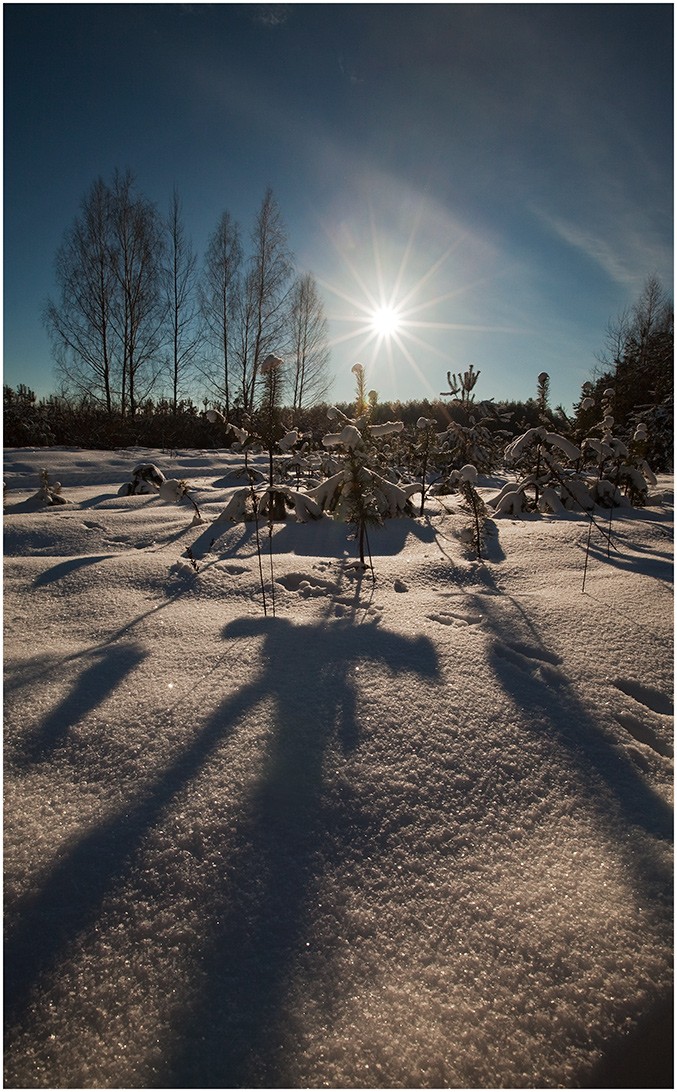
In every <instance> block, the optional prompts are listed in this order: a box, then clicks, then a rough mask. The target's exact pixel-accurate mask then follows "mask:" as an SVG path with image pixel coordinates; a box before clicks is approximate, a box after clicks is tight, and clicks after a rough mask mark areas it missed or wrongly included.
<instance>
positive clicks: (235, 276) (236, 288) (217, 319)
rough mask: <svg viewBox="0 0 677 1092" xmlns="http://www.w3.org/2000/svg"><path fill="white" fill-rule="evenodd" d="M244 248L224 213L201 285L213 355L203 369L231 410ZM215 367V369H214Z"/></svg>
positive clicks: (235, 227)
mask: <svg viewBox="0 0 677 1092" xmlns="http://www.w3.org/2000/svg"><path fill="white" fill-rule="evenodd" d="M241 265H242V245H241V243H240V229H239V227H238V225H237V224H236V223H235V222H234V221H233V219H232V217H231V215H230V213H229V212H224V213H223V215H222V216H221V219H220V220H219V223H218V225H217V227H216V229H215V231H214V232H213V234H212V235H211V236H210V238H209V242H208V244H207V252H206V254H205V262H204V270H203V274H202V279H201V282H200V310H201V312H202V317H203V319H204V322H205V327H206V333H207V340H208V344H209V347H210V349H211V353H212V359H211V361H210V362H205V365H204V366H203V367H202V368H201V370H202V373H203V375H204V377H205V379H206V380H207V382H208V384H209V386H210V388H211V390H212V392H213V393H214V394H216V396H217V397H218V398H219V400H222V401H223V402H224V405H225V410H226V417H228V415H229V413H230V409H231V401H232V395H231V385H232V371H233V367H234V358H235V348H234V346H235V341H236V335H237V330H236V322H237V313H238V309H239V298H240V290H241ZM210 365H211V366H210Z"/></svg>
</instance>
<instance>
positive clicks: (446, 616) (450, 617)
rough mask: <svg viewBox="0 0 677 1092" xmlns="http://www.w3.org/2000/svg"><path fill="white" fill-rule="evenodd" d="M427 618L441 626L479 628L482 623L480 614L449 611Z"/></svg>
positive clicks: (482, 619)
mask: <svg viewBox="0 0 677 1092" xmlns="http://www.w3.org/2000/svg"><path fill="white" fill-rule="evenodd" d="M428 618H430V620H431V621H432V622H439V623H440V625H442V626H479V625H481V624H482V622H483V621H484V618H483V616H482V615H481V614H459V613H457V612H456V611H450V610H445V611H439V613H437V614H429V615H428Z"/></svg>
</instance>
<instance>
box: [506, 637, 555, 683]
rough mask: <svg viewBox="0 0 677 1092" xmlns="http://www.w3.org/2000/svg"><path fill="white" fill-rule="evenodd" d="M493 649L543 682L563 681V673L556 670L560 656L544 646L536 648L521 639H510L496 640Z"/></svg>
mask: <svg viewBox="0 0 677 1092" xmlns="http://www.w3.org/2000/svg"><path fill="white" fill-rule="evenodd" d="M493 650H494V653H495V654H496V655H497V656H500V657H501V658H502V659H504V660H508V661H509V662H510V663H513V664H515V666H516V667H519V668H521V669H522V671H527V672H528V673H529V674H530V675H535V676H538V677H539V678H540V679H542V681H543V682H545V683H549V684H550V685H552V686H560V685H561V684H562V683H563V682H565V677H564V675H563V674H562V672H561V671H559V670H558V665H559V664H561V663H562V660H561V658H560V657H559V656H556V655H555V653H554V652H549V651H548V649H546V648H536V647H534V646H533V645H529V644H526V643H525V642H523V641H512V642H511V643H510V644H501V643H500V642H498V641H497V642H495V644H494V649H493Z"/></svg>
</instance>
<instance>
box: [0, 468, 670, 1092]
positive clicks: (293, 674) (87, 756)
mask: <svg viewBox="0 0 677 1092" xmlns="http://www.w3.org/2000/svg"><path fill="white" fill-rule="evenodd" d="M251 459H252V462H253V465H254V466H255V467H256V466H257V462H258V468H259V469H261V470H262V471H265V467H266V459H265V458H261V459H260V461H259V460H257V457H256V456H252V457H251ZM141 463H153V464H154V465H155V466H157V467H158V469H159V470H160V471H161V473H162V474H163V475H164V477H165V479H167V480H169V481H190V483H191V496H192V497H193V498H194V499H195V502H196V503H197V504H198V505H199V508H200V512H201V514H202V517H203V519H204V520H205V524H204V525H202V526H199V527H198V526H194V525H192V522H191V520H192V516H193V509H192V506H191V505H190V504H189V503H188V502H187V501H184V502H182V503H181V504H166V503H163V501H162V500H161V498H160V497H159V496H158V494H157V493H156V494H155V495H143V494H142V495H132V496H120V495H119V493H118V490H119V489H120V487H121V485H123V484H124V483H126V482H129V481H130V479H131V474H132V471H133V469H134V467H136V466H137V465H139V464H141ZM239 466H241V458H240V459H239V460H238V457H237V456H233V455H230V454H228V453H226V452H197V451H182V452H176V453H171V454H170V453H167V452H165V453H162V452H158V451H144V450H133V451H123V452H85V451H81V450H78V449H51V450H39V451H33V450H28V449H24V450H6V451H5V466H4V471H5V473H4V477H5V482H6V483H7V486H8V491H7V493H6V497H5V519H4V555H5V561H4V581H5V597H4V624H5V645H4V650H5V718H4V722H5V778H4V791H5V823H4V833H5V883H6V887H5V915H6V932H7V947H6V954H5V976H6V985H7V996H6V1001H5V1021H6V1035H5V1086H6V1087H52V1088H53V1087H116V1088H125V1087H127V1088H139V1087H239V1086H242V1087H288V1088H295V1087H316V1088H320V1087H330V1088H336V1087H338V1088H346V1087H347V1088H360V1087H367V1088H375V1087H378V1088H382V1087H405V1088H417V1087H426V1088H445V1087H452V1088H496V1087H515V1088H533V1087H550V1088H552V1087H581V1086H583V1087H597V1086H604V1083H603V1080H602V1083H601V1085H600V1083H599V1081H600V1079H601V1078H600V1073H602V1074H603V1073H608V1072H609V1067H610V1066H611V1067H613V1065H614V1064H615V1063H614V1060H615V1059H618V1058H619V1057H623V1058H624V1057H625V1055H623V1054H621V1050H622V1048H626V1047H632V1045H633V1044H634V1043H635V1041H636V1037H637V1035H639V1034H640V1033H641V1029H642V1021H643V1020H646V1019H648V1020H649V1021H651V1023H652V1024H653V1026H654V1028H655V1027H658V1028H660V1029H663V1028H667V1027H668V1025H667V1023H665V1021H664V1020H663V1018H662V1014H663V1012H664V1005H665V1002H666V999H667V998H668V997H669V996H670V991H671V979H672V922H673V918H672V904H671V880H672V847H671V838H672V753H673V752H672V740H673V736H672V714H673V697H672V695H673V678H672V665H673V653H672V647H673V629H672V578H673V577H672V561H673V548H672V530H673V513H672V479H671V478H670V479H668V478H666V477H659V479H658V483H657V486H656V488H653V489H652V495H651V497H650V501H649V504H648V506H647V507H645V508H643V509H640V510H635V509H631V508H627V507H624V508H622V509H618V510H616V511H615V512H614V513H613V520H612V521H611V522H610V521H609V514H608V513H603V514H601V515H598V521H599V523H600V525H602V526H603V528H604V530H605V531H609V530H610V532H611V535H612V540H613V543H614V549H613V550H612V551H611V553H610V555H609V556H607V546H606V541H605V540H604V538H603V537H602V536H601V534H599V533H598V530H597V528H593V534H592V536H591V539H590V554H589V558H588V568H587V574H586V585H585V593H583V592H582V577H583V568H584V564H585V550H586V543H587V541H588V530H589V521H588V519H587V518H586V516H585V515H583V514H582V513H580V514H576V513H572V512H567V513H566V514H565V515H560V516H557V517H553V516H549V515H530V516H522V515H520V516H518V517H517V518H511V517H510V516H509V515H504V516H503V517H502V518H501V519H500V520H499V521H497V522H496V523H493V522H492V521H489V525H488V534H487V554H488V556H487V558H486V559H484V560H482V561H478V560H477V559H474V558H473V557H472V552H471V548H470V547H469V546H468V545H467V544H464V543H463V541H462V535H460V533H459V532H460V530H461V529H462V528H463V527H465V525H466V523H467V513H463V512H462V510H461V500H460V496H458V497H457V496H454V495H451V496H446V497H441V498H429V499H428V500H427V502H426V514H425V515H424V516H423V517H421V518H408V517H400V518H396V519H392V520H387V521H386V523H385V525H384V526H383V527H382V528H371V529H370V532H369V538H370V548H371V555H372V559H373V563H374V570H375V581H372V578H371V574H370V573H369V572H367V573H362V572H360V571H357V570H356V569H355V568H354V567H353V565H352V563H353V562H354V560H355V558H356V544H355V542H354V541H353V540H352V539H351V538H350V537H349V535H350V529H349V528H347V527H346V526H345V525H343V524H341V523H338V522H335V521H334V520H332V519H330V518H328V517H326V516H324V517H322V518H320V519H317V520H312V521H310V522H308V523H304V524H301V523H298V522H296V519H295V516H294V514H293V513H290V515H289V518H288V519H287V520H286V521H285V522H284V523H276V524H275V525H274V526H273V528H272V534H269V528H268V524H267V522H266V521H264V520H263V521H261V524H260V527H259V537H260V542H261V547H262V572H263V577H264V580H265V581H266V601H267V610H268V616H267V617H264V614H263V608H262V596H261V586H260V570H259V559H258V555H257V550H256V535H255V527H254V524H253V523H251V522H250V523H231V522H229V521H223V520H221V521H219V522H214V521H215V520H216V518H217V517H218V516H219V514H220V513H223V512H224V510H226V509H227V506H228V503H229V500H230V498H231V497H232V496H233V495H234V494H235V493H236V492H237V491H238V482H237V480H232V481H231V484H224V483H227V482H228V480H229V479H228V475H229V473H230V472H231V471H233V470H234V469H236V468H237V467H239ZM43 467H45V468H47V470H48V472H49V478H50V481H57V480H58V481H60V482H61V484H62V494H63V497H64V499H65V500H66V502H67V503H65V504H62V505H59V506H53V507H40V508H38V507H37V506H36V505H35V504H33V503H32V501H31V498H33V497H34V496H35V493H36V489H37V488H38V487H39V485H40V471H41V469H42V468H43ZM215 483H218V484H215ZM502 485H503V480H498V479H496V478H493V479H491V480H490V481H489V480H488V479H483V478H482V477H480V478H479V479H478V481H477V483H476V487H477V489H478V491H479V492H480V495H481V496H482V497H483V498H484V499H485V500H486V499H488V497H489V496H490V495H495V494H496V492H497V490H500V488H501V486H502ZM241 486H242V483H241V482H240V483H239V488H240V489H241ZM316 493H317V491H316ZM271 550H272V562H271V557H270V552H269V551H271ZM271 565H272V571H273V573H274V578H275V580H274V585H273V586H271V582H270V573H271ZM273 587H274V606H275V615H276V616H275V617H272V606H273ZM667 1055H669V1057H670V1058H671V1047H670V1046H669V1044H668V1043H667V1042H666V1041H665V1040H661V1041H660V1042H659V1045H658V1047H657V1048H656V1049H654V1050H653V1051H652V1060H653V1061H654V1063H656V1062H660V1061H661V1058H662V1059H663V1060H665V1059H666V1056H667ZM624 1064H625V1063H624ZM600 1066H602V1067H606V1068H605V1069H604V1068H603V1069H602V1070H600V1068H599V1067H600ZM623 1073H624V1075H629V1076H630V1071H629V1070H628V1068H627V1067H626V1068H625V1069H624V1070H623ZM637 1083H638V1082H637V1080H636V1079H630V1084H631V1085H637ZM667 1083H670V1084H671V1079H670V1078H668V1082H667ZM639 1084H640V1086H641V1081H640V1082H639Z"/></svg>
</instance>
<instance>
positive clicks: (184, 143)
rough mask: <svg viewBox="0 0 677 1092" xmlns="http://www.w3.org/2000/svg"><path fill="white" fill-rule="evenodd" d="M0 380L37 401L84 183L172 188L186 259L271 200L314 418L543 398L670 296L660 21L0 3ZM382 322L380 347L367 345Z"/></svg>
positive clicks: (668, 99) (669, 149)
mask: <svg viewBox="0 0 677 1092" xmlns="http://www.w3.org/2000/svg"><path fill="white" fill-rule="evenodd" d="M3 14H4V51H5V74H4V182H5V185H4V243H5V250H4V312H3V313H4V381H5V382H6V383H9V384H10V385H13V386H16V384H17V383H19V382H25V383H28V385H29V386H31V387H33V389H35V390H36V391H37V393H38V394H40V395H42V394H46V393H49V392H51V391H54V390H56V389H57V379H56V376H55V374H54V372H53V368H52V363H51V354H50V345H49V341H48V338H47V335H46V332H45V330H44V328H43V325H42V311H43V307H44V304H45V301H46V300H47V298H48V297H49V296H52V297H56V286H55V283H54V279H53V264H54V255H55V252H56V250H57V247H58V246H59V243H60V242H61V239H62V237H63V234H64V231H65V230H66V229H67V228H68V226H69V225H70V224H71V223H72V221H73V219H74V217H75V215H76V214H77V212H78V206H79V203H80V201H81V199H82V197H83V195H84V194H85V193H86V191H87V190H88V189H89V186H90V185H91V183H92V181H93V180H94V179H95V178H96V177H97V176H99V175H101V176H102V177H103V178H104V179H106V180H110V179H111V178H112V175H113V172H114V170H115V169H116V168H119V169H121V170H124V169H126V168H130V169H131V170H132V172H133V173H134V174H135V176H136V179H137V182H138V185H139V187H140V189H141V190H142V191H143V192H144V193H145V194H146V196H148V197H149V198H150V199H151V200H153V201H154V202H155V203H156V204H157V205H158V208H159V209H160V210H161V211H163V212H164V211H166V208H167V206H168V202H169V197H170V193H171V190H172V188H173V186H174V185H176V186H177V187H178V189H179V192H180V195H181V198H182V201H183V207H184V219H185V224H186V228H187V231H188V233H189V235H190V236H191V238H192V242H193V245H194V247H195V249H196V250H197V251H198V253H199V255H200V258H201V257H202V254H203V253H204V249H205V244H206V240H207V238H208V236H209V234H210V232H211V231H212V230H213V229H214V227H215V225H216V223H217V221H218V219H219V217H220V215H221V213H222V212H223V211H224V210H226V209H228V210H229V211H230V212H231V214H232V215H233V216H234V217H235V219H236V220H238V221H239V223H240V224H241V227H242V229H243V232H244V233H245V234H246V233H247V232H248V230H249V227H250V225H251V222H252V220H253V217H254V216H255V214H256V212H257V210H258V208H259V206H260V203H261V200H262V198H263V195H264V192H265V190H266V187H267V186H271V187H272V189H273V192H274V194H275V197H276V199H277V201H278V204H279V206H280V209H281V213H282V216H283V219H284V221H285V224H286V226H287V230H288V234H289V242H290V245H291V247H292V250H293V251H294V254H295V257H296V263H297V266H298V268H299V269H300V270H301V271H304V272H305V271H308V272H311V273H312V274H313V275H314V276H315V278H316V279H317V281H318V283H319V284H320V287H321V290H322V294H323V298H324V301H325V307H326V313H327V316H328V318H329V320H330V335H331V339H332V358H331V367H332V371H333V372H334V373H335V376H336V379H335V384H334V388H333V392H332V393H333V397H334V398H335V399H336V400H340V399H348V398H350V397H352V394H353V376H352V375H351V373H350V368H351V366H352V364H353V363H355V361H357V360H359V361H361V362H362V363H363V364H365V366H366V368H367V384H368V387H369V388H375V389H376V390H377V391H378V392H379V395H380V398H381V400H382V401H387V400H391V399H395V398H399V399H402V400H408V399H411V398H423V397H435V396H436V395H437V394H438V393H439V392H440V391H443V390H445V389H446V373H447V371H448V370H452V371H458V370H460V369H465V368H466V367H467V365H468V364H470V363H473V364H474V365H475V367H476V368H477V369H479V370H480V372H481V377H480V380H479V383H478V385H477V388H476V394H477V395H478V396H480V397H486V398H490V397H493V398H495V399H497V400H498V399H504V398H517V399H523V398H527V397H529V396H532V395H534V394H535V390H536V377H537V375H538V374H539V372H541V371H543V370H545V371H547V372H548V373H549V374H550V377H551V400H552V402H553V404H556V403H562V404H563V405H564V407H565V408H566V409H567V410H568V409H570V407H571V405H572V404H573V402H574V401H575V400H577V398H578V396H579V394H580V387H581V384H582V383H583V382H584V381H585V380H586V379H588V378H589V377H590V374H591V371H592V369H593V368H594V366H595V363H596V360H595V353H596V352H598V351H599V350H600V349H601V348H602V346H603V342H604V336H605V331H606V326H607V323H608V321H609V319H611V318H613V317H614V316H615V315H617V314H618V312H619V311H620V310H621V309H622V308H623V307H625V306H626V305H628V304H631V303H632V302H634V300H635V299H636V298H637V296H638V295H639V293H640V291H641V289H642V285H643V283H644V281H645V279H646V277H647V276H648V275H650V274H657V275H658V276H659V277H660V279H661V281H662V283H663V285H664V287H665V288H666V289H667V290H668V291H669V292H670V293H672V277H673V236H672V213H673V173H672V172H673V167H672V156H673V117H672V108H673V7H672V4H602V5H595V4H562V5H559V4H530V5H521V4H498V5H491V4H486V5H485V4H431V5H428V4H377V5H371V4H358V5H350V4H325V5H314V4H291V5H261V4H250V5H240V4H168V5H165V4H157V5H156V4H147V5H136V4H111V5H106V4H102V5H98V4H73V5H68V4H63V5H62V4H12V3H9V4H7V3H6V4H5V5H4V6H3ZM381 302H390V303H393V304H395V305H396V306H398V307H399V309H400V311H401V313H402V317H403V319H404V320H405V321H404V323H403V325H402V327H401V329H400V331H399V333H398V335H397V337H396V338H391V339H388V340H380V341H379V340H378V339H374V338H373V337H372V339H371V341H368V337H369V335H368V334H366V333H365V326H367V325H368V319H369V315H370V312H372V311H373V309H374V308H375V307H378V305H379V303H381Z"/></svg>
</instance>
